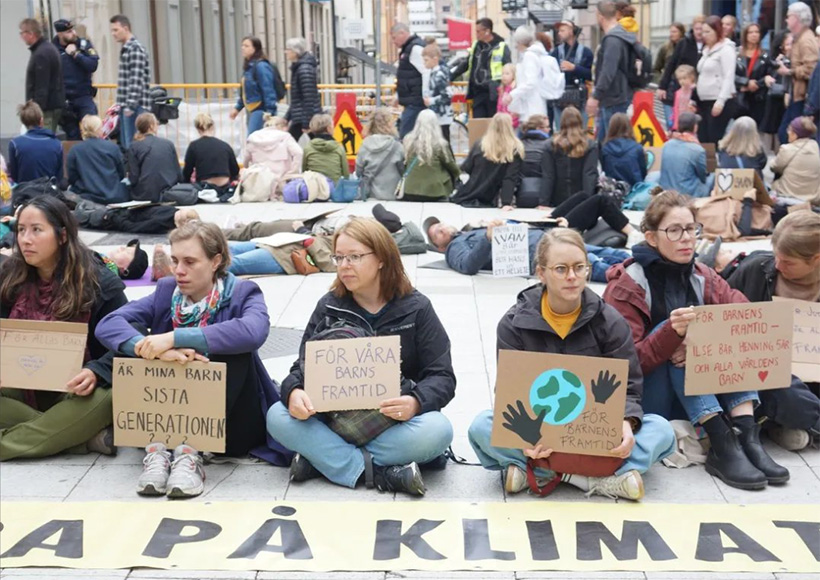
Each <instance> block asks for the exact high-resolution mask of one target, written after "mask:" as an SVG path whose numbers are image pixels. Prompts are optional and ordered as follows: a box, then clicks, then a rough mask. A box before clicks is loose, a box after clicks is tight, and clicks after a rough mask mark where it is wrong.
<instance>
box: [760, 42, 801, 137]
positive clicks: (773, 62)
mask: <svg viewBox="0 0 820 580" xmlns="http://www.w3.org/2000/svg"><path fill="white" fill-rule="evenodd" d="M793 41H794V37H793V36H792V34H791V32H789V31H784V32H781V33H780V34H778V35H777V36H775V37H774V40H773V41H772V49H771V51H770V52H769V57H770V58H769V62H768V72H767V73H766V76H764V77H763V84H765V85H766V100H765V105H764V107H763V118H762V119H761V121H760V132H761V133H765V134H767V135H771V136H772V143H771V144H772V150H774V151H777V149H776V147H775V146H776V145H777V131H778V129H779V128H780V121H781V120H782V119H783V115H784V114H785V113H786V95H788V94H789V93H790V92H791V84H792V78H791V77H790V76H788V75H781V74H779V73H778V72H777V70H778V69H779V68H780V65H781V64H782V65H785V66H786V67H789V66H790V65H791V60H790V58H791V53H792V44H793Z"/></svg>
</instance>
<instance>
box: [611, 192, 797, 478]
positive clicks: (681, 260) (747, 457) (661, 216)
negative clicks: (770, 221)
mask: <svg viewBox="0 0 820 580" xmlns="http://www.w3.org/2000/svg"><path fill="white" fill-rule="evenodd" d="M690 202H691V198H688V197H686V196H683V195H681V194H679V193H676V192H674V191H665V192H663V193H661V194H660V195H658V196H656V197H655V198H653V200H652V202H651V203H650V204H649V207H647V208H646V212H645V214H644V218H643V223H642V224H641V229H642V230H643V231H644V233H645V235H646V242H645V244H639V245H637V246H635V247H634V248H633V249H632V254H633V256H634V257H633V259H631V260H627V261H626V262H624V263H623V264H617V265H616V266H614V267H613V269H610V270H609V272H608V273H607V274H608V275H607V277H608V278H609V284H608V285H607V288H606V291H605V292H604V300H606V302H607V303H608V304H611V305H612V306H614V307H615V309H617V310H618V312H620V313H621V314H622V315H623V316H624V318H626V320H627V322H628V323H629V326H630V327H631V328H632V336H633V338H634V340H635V346H636V348H637V351H638V357H639V359H640V361H641V368H642V370H643V372H644V375H645V377H646V378H645V383H646V389H645V393H646V395H645V396H644V408H645V409H646V410H647V411H650V412H655V413H658V414H659V415H663V416H664V417H668V418H674V417H673V414H674V413H673V407H674V406H675V403H676V402H678V403H680V405H681V406H682V407H683V410H684V411H685V414H686V415H687V417H688V418H689V420H690V421H691V422H692V423H693V424H695V425H697V424H700V425H702V426H703V428H704V429H705V430H706V432H707V433H708V434H709V441H710V442H711V444H712V447H711V449H710V450H709V453H708V455H707V458H706V471H708V472H709V473H711V474H712V475H714V476H716V477H719V478H720V479H721V480H723V481H724V482H725V483H726V484H727V485H730V486H732V487H737V488H739V489H761V488H763V487H765V486H766V485H767V483H785V482H786V481H787V480H788V479H789V471H788V470H787V469H786V468H784V467H782V466H780V465H778V464H777V463H775V462H774V461H773V460H772V458H771V457H769V454H768V453H767V452H766V450H765V449H764V448H763V446H762V445H761V443H760V425H758V424H757V423H755V419H754V414H753V412H754V407H755V406H756V405H757V404H758V403H759V401H760V400H759V398H758V396H757V392H756V391H744V392H735V393H726V394H721V395H717V396H716V395H686V394H685V393H684V368H683V367H684V366H685V364H686V345H685V344H684V339H685V338H686V330H687V327H688V326H689V323H690V322H692V320H694V318H695V313H694V310H693V308H692V307H693V306H702V305H707V304H731V303H734V302H748V301H747V300H746V297H745V296H743V294H742V293H741V292H739V291H737V290H732V289H731V288H730V287H729V285H728V284H726V281H725V280H723V278H721V277H720V275H719V274H718V273H717V272H715V271H714V270H712V269H711V268H709V267H707V266H704V265H703V264H700V263H697V262H695V244H696V242H697V240H698V238H699V237H700V233H701V228H702V226H701V224H699V223H697V222H696V221H695V214H694V212H693V210H692V207H691V205H690ZM727 414H728V417H727V416H726V415H727ZM735 430H737V432H738V433H739V435H738V434H736V431H735Z"/></svg>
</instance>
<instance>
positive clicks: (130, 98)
mask: <svg viewBox="0 0 820 580" xmlns="http://www.w3.org/2000/svg"><path fill="white" fill-rule="evenodd" d="M150 82H151V67H150V63H149V60H148V51H146V50H145V47H144V46H143V45H142V43H141V42H140V41H139V40H137V37H136V36H132V37H131V38H130V39H129V40H128V42H126V43H125V44H124V45H123V46H122V50H120V70H119V76H118V77H117V104H118V105H121V106H123V107H128V108H129V109H131V110H134V109H136V108H137V107H143V108H145V109H149V110H150V108H151V99H150V98H149V97H148V88H149V83H150Z"/></svg>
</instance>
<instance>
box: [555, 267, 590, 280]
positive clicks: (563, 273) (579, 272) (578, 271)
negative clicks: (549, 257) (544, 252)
mask: <svg viewBox="0 0 820 580" xmlns="http://www.w3.org/2000/svg"><path fill="white" fill-rule="evenodd" d="M547 269H548V270H552V273H553V274H555V275H556V276H558V277H559V278H566V277H567V276H569V271H570V270H572V271H573V272H574V273H575V275H576V276H578V277H579V278H585V277H586V275H587V272H589V264H575V265H574V266H567V265H566V264H558V265H557V266H547Z"/></svg>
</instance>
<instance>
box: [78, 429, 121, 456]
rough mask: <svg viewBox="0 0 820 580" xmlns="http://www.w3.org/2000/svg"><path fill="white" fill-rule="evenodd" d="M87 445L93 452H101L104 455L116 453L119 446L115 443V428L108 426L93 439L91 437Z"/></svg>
mask: <svg viewBox="0 0 820 580" xmlns="http://www.w3.org/2000/svg"><path fill="white" fill-rule="evenodd" d="M85 446H86V447H87V448H88V450H89V451H91V452H92V453H100V454H102V455H116V454H117V448H116V446H115V445H114V428H113V427H106V428H105V429H103V430H102V431H100V432H99V433H97V434H96V435H94V436H93V437H92V438H91V439H89V440H88V441H87V442H86V444H85Z"/></svg>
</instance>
